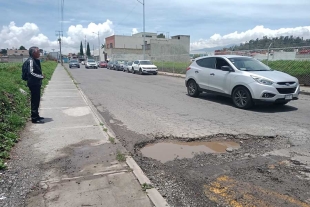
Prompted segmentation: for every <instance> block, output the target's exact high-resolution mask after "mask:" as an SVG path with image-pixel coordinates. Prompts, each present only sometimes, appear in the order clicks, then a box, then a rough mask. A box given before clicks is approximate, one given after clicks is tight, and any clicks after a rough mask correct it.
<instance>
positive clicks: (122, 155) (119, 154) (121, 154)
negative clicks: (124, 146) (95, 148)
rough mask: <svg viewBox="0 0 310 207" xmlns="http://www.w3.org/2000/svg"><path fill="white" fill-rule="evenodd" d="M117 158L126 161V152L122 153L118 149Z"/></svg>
mask: <svg viewBox="0 0 310 207" xmlns="http://www.w3.org/2000/svg"><path fill="white" fill-rule="evenodd" d="M116 160H117V161H119V162H125V161H126V156H125V154H123V153H121V152H120V151H117V154H116Z"/></svg>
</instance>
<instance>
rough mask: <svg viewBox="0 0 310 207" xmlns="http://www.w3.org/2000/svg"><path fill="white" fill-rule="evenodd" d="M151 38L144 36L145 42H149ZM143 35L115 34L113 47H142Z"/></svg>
mask: <svg viewBox="0 0 310 207" xmlns="http://www.w3.org/2000/svg"><path fill="white" fill-rule="evenodd" d="M151 39H152V38H148V37H146V38H145V41H146V44H149V43H150V40H151ZM142 45H143V37H138V36H137V37H136V36H122V35H116V36H115V47H114V48H128V49H142Z"/></svg>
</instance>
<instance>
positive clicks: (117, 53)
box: [106, 48, 151, 61]
mask: <svg viewBox="0 0 310 207" xmlns="http://www.w3.org/2000/svg"><path fill="white" fill-rule="evenodd" d="M106 52H107V53H108V59H109V60H127V61H134V60H142V59H143V50H141V49H140V50H139V49H120V48H113V49H106ZM145 58H146V59H149V60H150V59H151V56H150V51H146V54H145Z"/></svg>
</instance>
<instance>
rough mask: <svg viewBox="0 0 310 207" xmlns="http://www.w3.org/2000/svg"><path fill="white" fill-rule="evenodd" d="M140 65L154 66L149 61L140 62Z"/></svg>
mask: <svg viewBox="0 0 310 207" xmlns="http://www.w3.org/2000/svg"><path fill="white" fill-rule="evenodd" d="M140 64H141V65H153V63H152V62H151V61H147V60H144V61H140Z"/></svg>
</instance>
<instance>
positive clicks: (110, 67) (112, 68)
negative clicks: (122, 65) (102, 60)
mask: <svg viewBox="0 0 310 207" xmlns="http://www.w3.org/2000/svg"><path fill="white" fill-rule="evenodd" d="M114 64H115V63H114V62H113V61H110V62H108V66H107V69H110V70H114Z"/></svg>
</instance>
